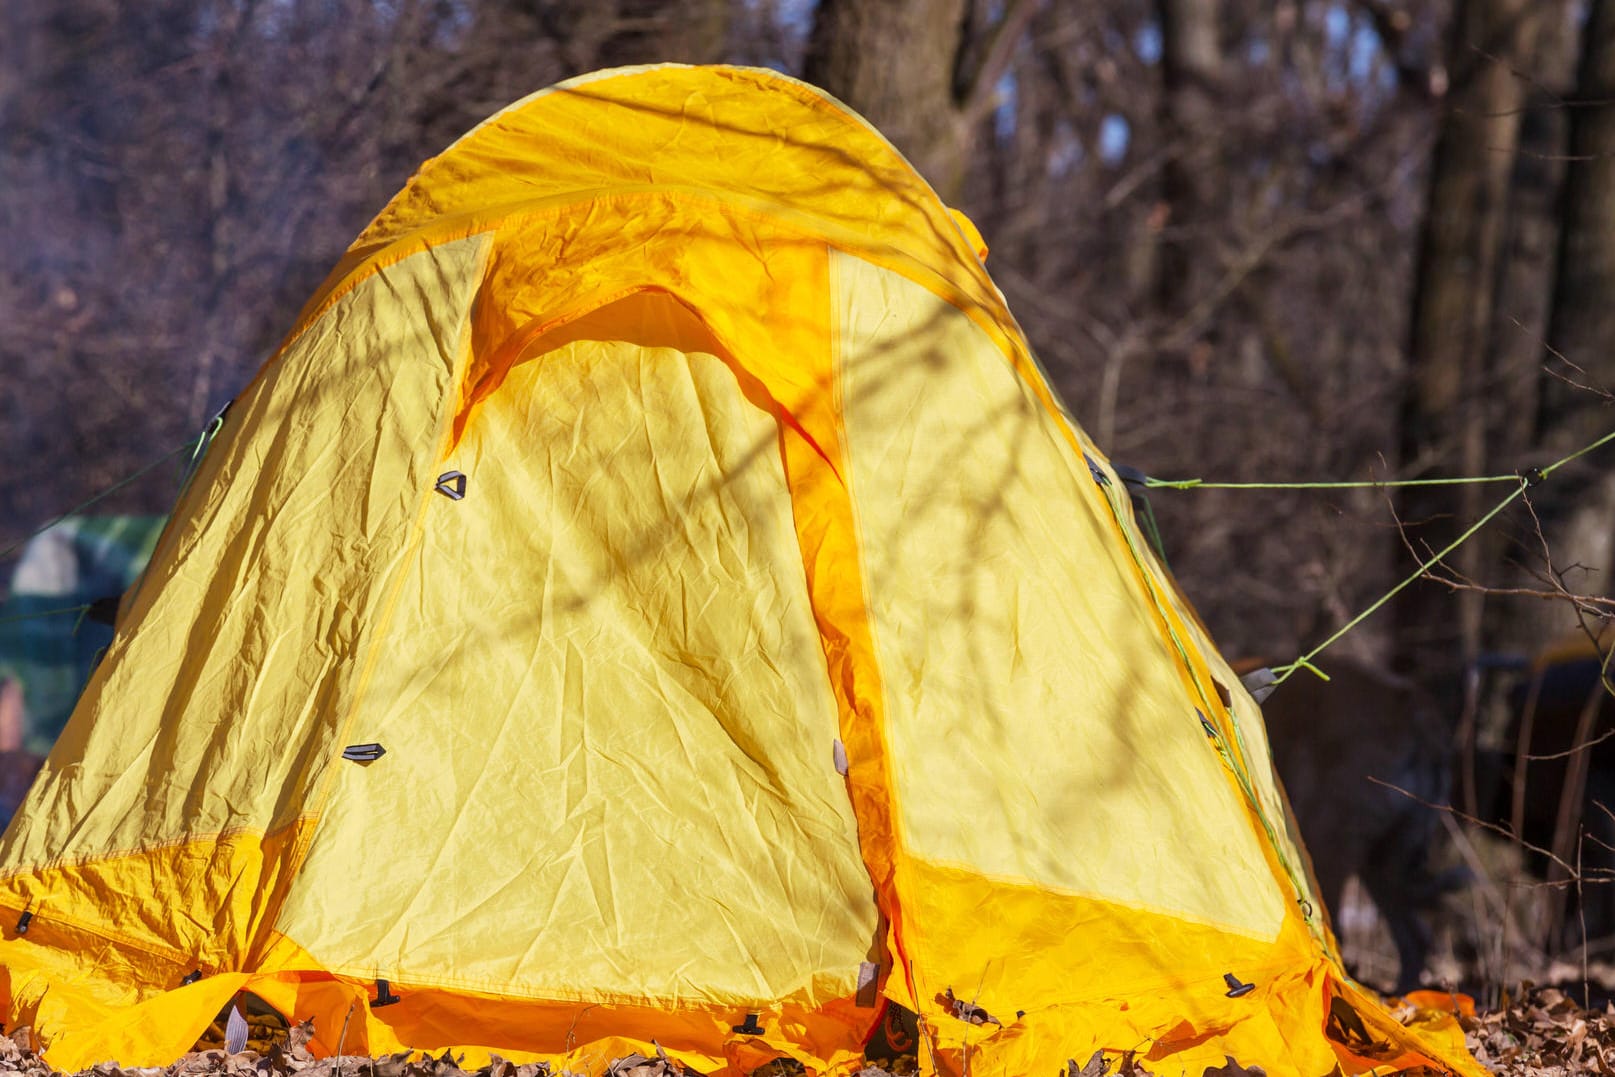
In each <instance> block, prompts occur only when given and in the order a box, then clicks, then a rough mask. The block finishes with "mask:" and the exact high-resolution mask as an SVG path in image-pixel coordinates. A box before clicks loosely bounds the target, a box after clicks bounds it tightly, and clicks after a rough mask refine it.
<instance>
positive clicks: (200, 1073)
mask: <svg viewBox="0 0 1615 1077" xmlns="http://www.w3.org/2000/svg"><path fill="white" fill-rule="evenodd" d="M1460 1020H1461V1021H1462V1023H1463V1026H1464V1030H1465V1032H1466V1034H1467V1039H1468V1043H1469V1048H1470V1050H1471V1051H1472V1052H1473V1053H1474V1055H1475V1057H1476V1058H1477V1059H1478V1060H1480V1062H1481V1063H1482V1064H1484V1065H1485V1066H1486V1067H1487V1068H1488V1069H1490V1070H1492V1071H1493V1072H1494V1073H1497V1074H1499V1075H1500V1077H1575V1075H1580V1074H1598V1075H1604V1077H1615V1004H1606V1005H1605V1006H1604V1008H1602V1009H1587V1008H1585V1007H1583V1006H1581V1005H1579V1004H1578V1003H1577V1002H1576V1001H1575V1000H1574V999H1572V998H1571V997H1570V996H1569V995H1568V994H1566V993H1565V992H1564V991H1562V990H1559V989H1557V988H1551V987H1547V988H1530V989H1527V990H1526V991H1525V992H1524V993H1523V994H1522V995H1521V996H1520V997H1519V998H1517V999H1515V1000H1513V1001H1512V1002H1510V1003H1509V1004H1508V1005H1507V1006H1505V1007H1504V1008H1501V1009H1498V1010H1496V1011H1493V1012H1489V1013H1482V1014H1479V1015H1477V1016H1474V1017H1468V1016H1465V1017H1462V1018H1460ZM308 1034H309V1033H308V1029H307V1027H306V1026H305V1028H303V1029H296V1028H294V1029H291V1030H290V1031H283V1032H282V1033H281V1034H280V1036H279V1038H278V1039H273V1040H270V1041H268V1042H265V1041H263V1040H261V1039H259V1038H258V1037H257V1036H254V1037H253V1039H252V1040H251V1041H250V1042H249V1046H248V1047H247V1048H246V1049H244V1050H241V1051H237V1052H234V1053H231V1052H228V1051H226V1050H225V1049H224V1048H223V1047H222V1039H223V1035H222V1030H218V1029H216V1030H214V1033H213V1036H214V1037H216V1038H217V1039H218V1040H219V1041H220V1043H221V1046H210V1045H209V1039H208V1038H204V1041H203V1043H202V1044H201V1045H199V1046H200V1047H201V1049H199V1050H196V1051H193V1052H192V1053H190V1054H187V1055H186V1056H184V1057H183V1058H181V1059H180V1060H179V1061H178V1062H176V1063H174V1064H173V1065H172V1066H168V1067H166V1068H157V1067H152V1068H144V1069H136V1068H121V1067H119V1066H117V1065H114V1064H112V1063H103V1064H102V1065H99V1066H96V1067H94V1068H93V1069H90V1070H86V1071H84V1072H83V1074H81V1075H79V1077H551V1071H550V1069H549V1067H548V1066H545V1065H543V1064H527V1065H516V1064H514V1063H511V1062H508V1061H504V1060H499V1059H496V1060H495V1061H494V1062H492V1063H491V1064H490V1065H487V1066H483V1067H481V1068H480V1069H474V1070H464V1069H461V1068H460V1065H459V1062H458V1060H456V1059H455V1058H454V1057H453V1056H452V1055H451V1054H450V1053H448V1052H445V1053H444V1054H443V1055H441V1056H438V1057H434V1056H432V1055H430V1054H427V1053H425V1052H405V1053H403V1054H395V1055H384V1056H381V1057H379V1058H368V1057H362V1056H354V1055H345V1056H342V1057H327V1058H315V1057H314V1056H313V1055H312V1054H310V1053H309V1051H308V1050H307V1048H306V1047H305V1046H304V1044H305V1043H306V1042H307V1038H308ZM802 1072H803V1070H802V1068H801V1067H800V1066H798V1065H796V1064H795V1063H790V1062H779V1063H770V1064H769V1065H768V1066H765V1067H764V1068H763V1069H762V1070H759V1071H758V1074H757V1077H789V1075H793V1074H800V1073H802ZM917 1072H918V1066H917V1064H916V1060H915V1059H914V1058H913V1057H912V1056H902V1057H898V1058H895V1059H887V1060H884V1061H881V1062H879V1063H875V1062H871V1063H870V1064H869V1065H868V1066H867V1067H866V1068H865V1069H863V1070H861V1071H860V1072H859V1074H858V1077H911V1075H913V1074H915V1073H917ZM9 1074H21V1075H24V1077H57V1074H56V1071H54V1070H52V1069H51V1067H50V1066H49V1065H48V1064H47V1063H46V1062H45V1061H44V1060H43V1059H42V1058H41V1057H40V1056H39V1054H38V1053H37V1052H36V1051H35V1050H34V1049H33V1045H32V1043H31V1041H30V1036H29V1032H28V1030H27V1029H21V1030H18V1032H16V1033H14V1034H13V1035H11V1036H4V1035H0V1075H9ZM554 1077H560V1075H558V1074H557V1075H554ZM607 1077H689V1071H686V1070H683V1069H681V1068H680V1067H679V1066H678V1065H677V1063H674V1062H672V1061H670V1060H668V1059H667V1058H665V1057H662V1058H646V1057H644V1056H641V1055H632V1056H629V1057H627V1058H623V1059H618V1060H617V1061H615V1062H613V1063H612V1064H611V1065H610V1067H609V1068H608V1070H607ZM1049 1077H1055V1075H1049ZM1062 1077H1151V1074H1150V1071H1149V1070H1148V1069H1147V1068H1145V1067H1144V1066H1142V1065H1140V1064H1138V1063H1137V1062H1134V1061H1133V1060H1131V1059H1118V1058H1112V1057H1109V1056H1104V1057H1101V1056H1098V1055H1096V1056H1095V1057H1094V1058H1092V1059H1089V1060H1088V1061H1087V1063H1086V1064H1083V1065H1078V1063H1076V1062H1073V1063H1072V1064H1071V1066H1070V1068H1069V1071H1068V1074H1066V1075H1062ZM1205 1077H1264V1075H1263V1071H1262V1070H1261V1069H1260V1067H1259V1066H1258V1065H1256V1064H1255V1063H1254V1062H1253V1063H1252V1064H1251V1065H1249V1066H1248V1067H1242V1066H1240V1065H1239V1064H1237V1063H1234V1062H1233V1061H1232V1060H1230V1062H1229V1065H1228V1066H1226V1067H1223V1068H1221V1069H1208V1070H1206V1073H1205ZM1409 1077H1429V1074H1427V1073H1425V1072H1422V1071H1421V1072H1419V1073H1417V1074H1416V1075H1415V1074H1410V1075H1409Z"/></svg>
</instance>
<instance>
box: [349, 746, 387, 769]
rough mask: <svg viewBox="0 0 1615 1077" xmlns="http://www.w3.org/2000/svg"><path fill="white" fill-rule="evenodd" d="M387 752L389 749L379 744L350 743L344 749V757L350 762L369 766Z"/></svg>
mask: <svg viewBox="0 0 1615 1077" xmlns="http://www.w3.org/2000/svg"><path fill="white" fill-rule="evenodd" d="M386 754H387V749H385V748H383V747H382V746H381V745H379V744H350V745H348V746H347V747H346V748H344V749H342V758H343V759H346V760H347V761H348V762H350V763H362V764H364V765H366V766H368V765H369V764H371V763H374V762H375V761H376V760H378V759H380V758H381V757H382V756H384V755H386Z"/></svg>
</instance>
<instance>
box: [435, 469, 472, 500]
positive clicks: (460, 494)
mask: <svg viewBox="0 0 1615 1077" xmlns="http://www.w3.org/2000/svg"><path fill="white" fill-rule="evenodd" d="M432 489H434V490H436V491H437V492H438V493H440V494H442V495H443V496H444V497H446V498H448V499H449V500H450V501H460V500H462V499H463V498H464V497H465V472H463V471H445V472H443V474H441V475H439V476H438V477H437V485H436V486H434V487H432Z"/></svg>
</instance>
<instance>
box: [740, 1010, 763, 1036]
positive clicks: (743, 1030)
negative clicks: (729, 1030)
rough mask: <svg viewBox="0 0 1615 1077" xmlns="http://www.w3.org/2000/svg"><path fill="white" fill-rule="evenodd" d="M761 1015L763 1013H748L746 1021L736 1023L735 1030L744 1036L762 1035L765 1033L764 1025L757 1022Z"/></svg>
mask: <svg viewBox="0 0 1615 1077" xmlns="http://www.w3.org/2000/svg"><path fill="white" fill-rule="evenodd" d="M761 1016H762V1015H761V1014H756V1013H748V1014H747V1015H746V1020H745V1022H744V1023H742V1024H738V1025H735V1026H734V1031H736V1032H738V1033H740V1034H741V1035H742V1036H761V1035H762V1034H763V1026H762V1025H759V1024H758V1023H757V1018H759V1017H761Z"/></svg>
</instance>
